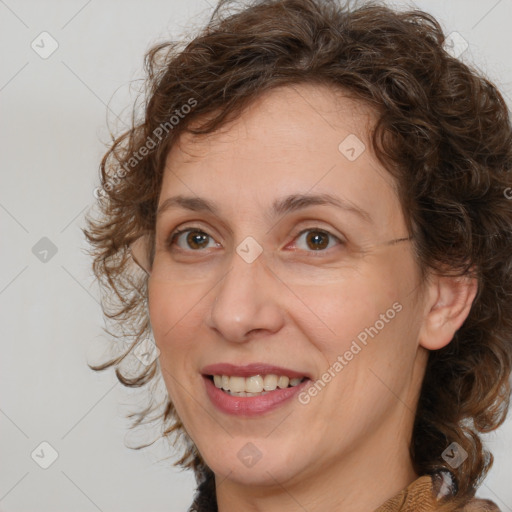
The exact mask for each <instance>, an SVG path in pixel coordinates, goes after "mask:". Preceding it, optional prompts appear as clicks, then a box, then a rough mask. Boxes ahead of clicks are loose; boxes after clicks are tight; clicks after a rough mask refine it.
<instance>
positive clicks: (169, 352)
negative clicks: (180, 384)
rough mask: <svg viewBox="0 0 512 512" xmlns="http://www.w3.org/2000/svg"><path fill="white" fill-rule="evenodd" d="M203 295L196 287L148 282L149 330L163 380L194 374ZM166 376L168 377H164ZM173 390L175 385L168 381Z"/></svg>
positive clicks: (202, 313) (188, 376)
mask: <svg viewBox="0 0 512 512" xmlns="http://www.w3.org/2000/svg"><path fill="white" fill-rule="evenodd" d="M201 298H203V299H204V291H203V292H202V293H200V292H199V290H197V287H187V286H177V285H172V286H169V283H165V282H158V281H157V282H151V281H150V283H149V286H148V303H149V316H150V320H151V328H152V331H153V335H154V338H155V342H156V345H157V347H158V348H159V350H160V364H161V368H162V374H163V376H164V378H166V381H167V380H168V378H169V375H173V376H174V375H179V376H180V378H190V376H192V375H195V373H197V372H196V371H195V370H194V369H192V368H190V367H189V365H190V362H191V361H192V360H193V357H190V356H192V355H193V354H194V350H196V348H195V344H194V340H195V339H197V335H196V333H197V330H198V329H199V328H200V327H201V325H202V324H203V318H202V317H203V315H204V312H202V311H201ZM166 373H167V376H166ZM169 384H170V385H172V387H174V386H175V384H173V383H172V379H171V381H169Z"/></svg>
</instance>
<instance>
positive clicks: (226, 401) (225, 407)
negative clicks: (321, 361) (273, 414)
mask: <svg viewBox="0 0 512 512" xmlns="http://www.w3.org/2000/svg"><path fill="white" fill-rule="evenodd" d="M203 379H204V382H205V385H206V392H207V393H208V397H209V398H210V400H211V401H212V403H213V405H214V406H215V407H217V409H219V410H220V411H222V412H224V413H227V414H234V415H236V416H257V415H258V414H263V413H266V412H269V411H272V410H273V409H276V408H277V407H279V406H280V405H284V404H285V403H286V402H287V401H289V400H290V399H291V398H292V397H293V396H295V395H296V394H297V393H299V392H300V391H301V390H302V389H303V388H304V387H305V386H307V384H308V383H309V382H310V379H307V378H306V379H304V380H303V381H302V382H301V383H300V384H298V385H297V386H293V387H290V388H283V389H276V390H275V391H269V392H267V393H266V394H265V395H259V396H231V395H229V394H228V393H226V392H224V391H222V390H221V389H219V388H218V387H217V386H215V384H214V383H213V382H212V381H211V380H210V379H209V378H208V377H205V376H204V375H203Z"/></svg>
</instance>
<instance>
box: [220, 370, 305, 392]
mask: <svg viewBox="0 0 512 512" xmlns="http://www.w3.org/2000/svg"><path fill="white" fill-rule="evenodd" d="M303 378H304V377H302V378H301V377H296V378H294V379H290V378H289V377H286V376H284V375H281V376H278V375H272V374H269V375H265V376H262V375H251V376H250V377H247V378H246V377H238V376H233V377H230V376H228V375H214V376H213V382H214V383H215V386H217V387H218V388H222V389H224V390H225V391H232V392H235V393H241V392H246V393H261V392H262V391H274V390H275V389H277V388H287V387H288V385H290V386H297V384H299V383H300V382H302V380H303Z"/></svg>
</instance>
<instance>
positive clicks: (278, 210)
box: [157, 194, 372, 223]
mask: <svg viewBox="0 0 512 512" xmlns="http://www.w3.org/2000/svg"><path fill="white" fill-rule="evenodd" d="M309 206H335V207H336V208H340V209H342V210H345V211H348V212H351V213H354V214H356V215H358V216H359V217H361V219H362V220H364V221H366V222H370V223H371V222H372V218H371V216H370V214H369V213H368V212H367V211H365V210H363V209H362V208H360V207H359V206H357V205H355V204H354V203H352V202H351V201H348V200H346V199H341V198H338V197H335V196H333V195H331V194H292V195H289V196H286V197H283V198H281V199H277V200H276V201H274V203H273V204H272V210H271V214H272V217H277V216H281V215H286V214H287V213H291V212H295V211H299V210H302V209H304V208H307V207H309ZM175 207H178V208H183V209H185V210H190V211H194V212H207V213H211V214H212V215H217V216H218V215H219V210H218V208H217V206H215V204H214V203H212V202H211V201H209V200H207V199H203V198H200V197H186V196H182V195H178V196H172V197H169V198H167V199H166V200H165V201H164V202H163V203H162V204H161V205H160V206H159V208H158V211H157V217H158V216H160V215H161V214H162V213H164V212H165V211H167V210H169V209H171V208H175Z"/></svg>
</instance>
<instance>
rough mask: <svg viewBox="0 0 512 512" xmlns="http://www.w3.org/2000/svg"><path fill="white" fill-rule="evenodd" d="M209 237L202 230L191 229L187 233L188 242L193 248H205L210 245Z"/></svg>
mask: <svg viewBox="0 0 512 512" xmlns="http://www.w3.org/2000/svg"><path fill="white" fill-rule="evenodd" d="M208 238H209V237H208V235H207V234H206V233H203V232H202V231H190V232H189V233H188V235H187V244H188V245H189V247H191V248H192V249H203V248H204V247H206V246H207V245H208Z"/></svg>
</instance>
